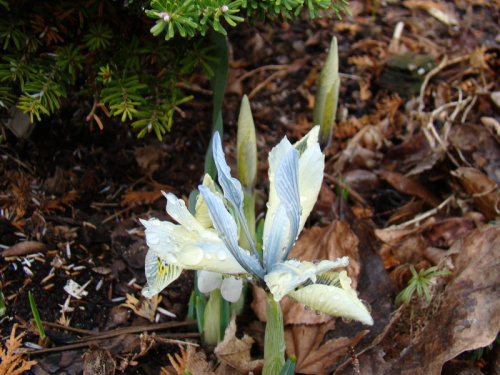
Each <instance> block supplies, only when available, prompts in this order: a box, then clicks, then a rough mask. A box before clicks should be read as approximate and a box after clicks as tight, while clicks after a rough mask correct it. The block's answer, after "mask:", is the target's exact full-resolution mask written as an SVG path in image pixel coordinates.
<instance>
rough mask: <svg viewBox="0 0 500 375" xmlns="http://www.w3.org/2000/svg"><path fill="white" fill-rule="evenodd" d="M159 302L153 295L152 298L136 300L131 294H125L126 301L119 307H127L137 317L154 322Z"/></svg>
mask: <svg viewBox="0 0 500 375" xmlns="http://www.w3.org/2000/svg"><path fill="white" fill-rule="evenodd" d="M160 301H161V297H160V296H159V295H154V296H153V297H152V298H142V297H141V299H140V300H138V299H137V298H136V297H135V296H134V295H133V294H128V293H127V300H126V301H125V303H122V304H121V305H120V306H124V307H128V308H129V309H131V310H132V311H134V312H135V313H136V314H137V315H139V316H142V317H143V318H146V319H148V320H149V321H150V322H153V321H154V320H155V313H156V309H157V308H158V304H159V303H160Z"/></svg>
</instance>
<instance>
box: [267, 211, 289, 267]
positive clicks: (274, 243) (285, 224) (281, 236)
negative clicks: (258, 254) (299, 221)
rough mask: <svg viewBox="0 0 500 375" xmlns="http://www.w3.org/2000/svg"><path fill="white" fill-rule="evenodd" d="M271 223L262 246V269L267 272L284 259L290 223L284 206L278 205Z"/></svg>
mask: <svg viewBox="0 0 500 375" xmlns="http://www.w3.org/2000/svg"><path fill="white" fill-rule="evenodd" d="M268 219H269V220H270V221H271V223H272V224H271V230H270V232H269V237H268V238H267V239H266V242H265V244H264V246H263V254H264V257H263V258H264V268H265V269H266V271H269V269H270V267H271V266H272V265H273V264H275V263H278V262H280V261H281V260H282V259H284V258H285V253H286V251H287V247H288V238H289V233H290V221H289V219H288V216H287V212H286V209H285V206H284V205H283V204H282V203H280V204H279V206H278V209H277V210H276V212H275V213H274V216H273V217H270V218H268Z"/></svg>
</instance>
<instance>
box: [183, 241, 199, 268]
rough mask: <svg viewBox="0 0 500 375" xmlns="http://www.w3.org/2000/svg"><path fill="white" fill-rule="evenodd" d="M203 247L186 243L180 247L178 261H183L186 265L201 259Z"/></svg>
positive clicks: (191, 264)
mask: <svg viewBox="0 0 500 375" xmlns="http://www.w3.org/2000/svg"><path fill="white" fill-rule="evenodd" d="M203 255H204V253H203V249H202V248H201V247H199V246H196V245H186V246H183V247H182V251H180V252H179V255H178V259H179V262H181V263H184V264H185V265H187V266H194V265H196V264H198V263H200V262H201V261H202V260H203Z"/></svg>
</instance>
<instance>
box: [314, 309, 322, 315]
mask: <svg viewBox="0 0 500 375" xmlns="http://www.w3.org/2000/svg"><path fill="white" fill-rule="evenodd" d="M314 313H315V314H316V315H317V316H321V315H323V313H322V312H321V311H319V310H316V311H315V312H314Z"/></svg>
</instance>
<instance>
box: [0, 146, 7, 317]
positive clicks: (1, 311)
mask: <svg viewBox="0 0 500 375" xmlns="http://www.w3.org/2000/svg"><path fill="white" fill-rule="evenodd" d="M0 141H1V139H0ZM6 311H7V307H6V306H5V300H4V297H3V293H2V292H0V318H1V317H2V316H4V315H5V313H6Z"/></svg>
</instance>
